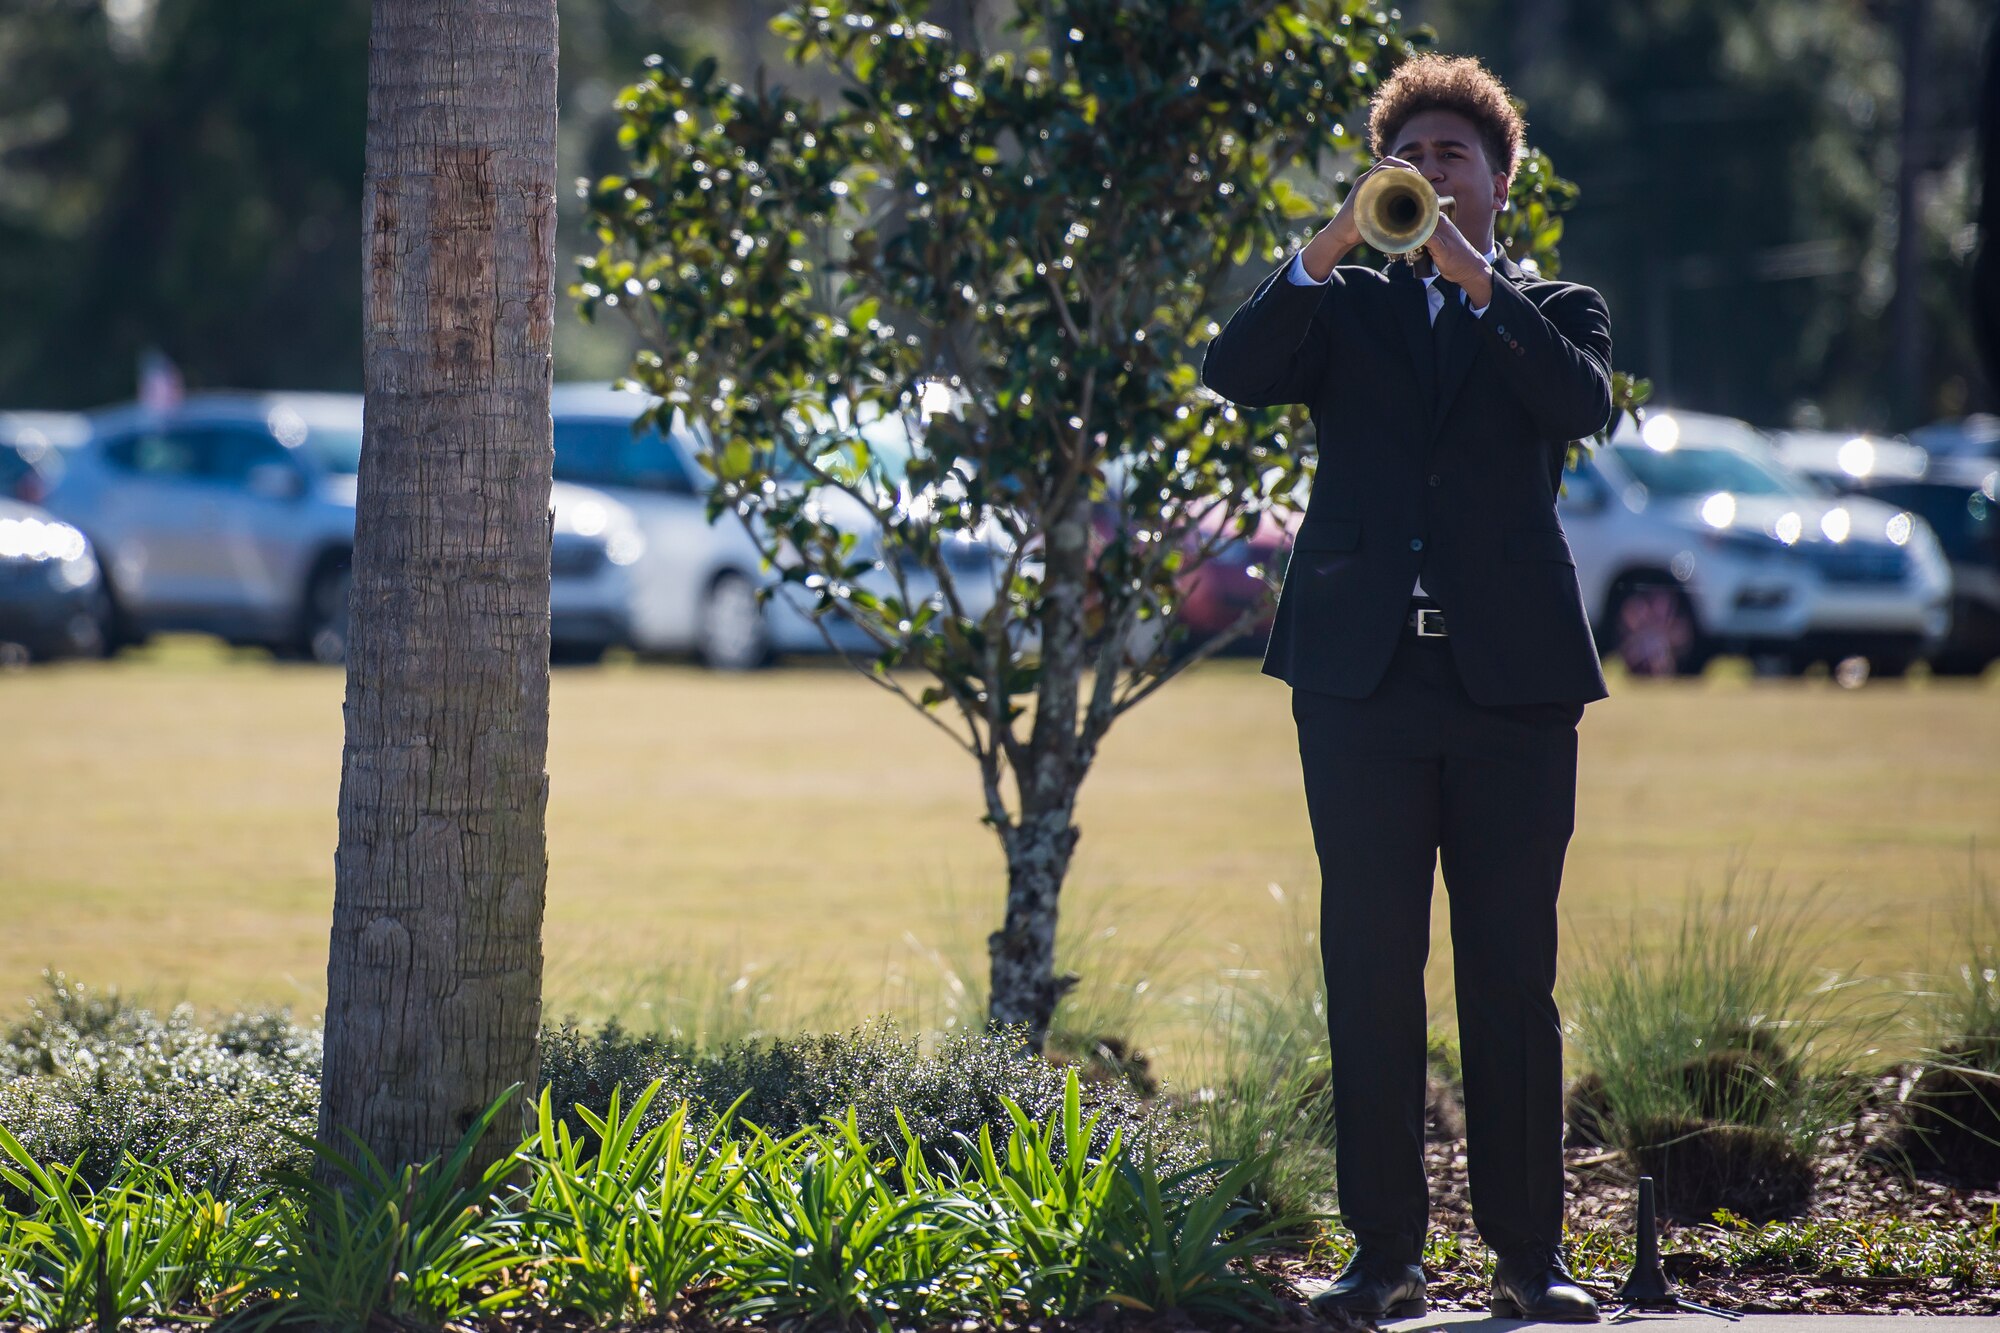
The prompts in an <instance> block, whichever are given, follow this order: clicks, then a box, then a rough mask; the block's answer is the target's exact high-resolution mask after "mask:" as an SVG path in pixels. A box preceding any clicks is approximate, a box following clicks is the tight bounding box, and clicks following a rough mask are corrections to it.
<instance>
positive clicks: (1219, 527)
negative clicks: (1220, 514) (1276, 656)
mask: <svg viewBox="0 0 2000 1333" xmlns="http://www.w3.org/2000/svg"><path fill="white" fill-rule="evenodd" d="M1125 484H1126V483H1125V481H1124V469H1123V468H1122V467H1119V466H1117V465H1113V466H1111V467H1108V468H1107V469H1106V493H1105V495H1104V498H1103V499H1102V500H1100V501H1098V502H1096V503H1095V504H1093V505H1092V508H1091V533H1092V539H1093V542H1094V543H1095V544H1094V546H1093V558H1095V557H1096V555H1097V553H1098V552H1101V551H1102V550H1103V549H1104V548H1105V547H1106V546H1108V545H1109V544H1110V543H1111V541H1112V539H1113V538H1114V537H1115V536H1116V535H1117V533H1118V531H1119V529H1120V527H1121V526H1122V525H1125V524H1127V523H1129V522H1130V518H1129V516H1128V512H1127V508H1126V497H1125V495H1124V494H1123V493H1122V491H1121V488H1122V487H1123V486H1124V485H1125ZM1302 518H1303V512H1302V511H1286V512H1283V513H1279V512H1273V511H1267V512H1265V513H1263V514H1260V515H1258V518H1257V522H1256V524H1255V526H1254V527H1252V528H1251V530H1250V531H1249V532H1248V533H1247V534H1245V533H1240V532H1239V533H1227V534H1225V533H1224V531H1223V520H1221V519H1219V518H1217V517H1216V516H1215V515H1214V514H1213V513H1210V514H1208V515H1205V516H1204V517H1203V518H1202V520H1201V521H1199V522H1198V523H1196V524H1195V525H1194V527H1193V530H1192V531H1189V532H1185V533H1183V534H1182V537H1181V542H1180V546H1181V552H1182V560H1183V563H1182V565H1181V566H1180V568H1179V569H1178V570H1177V571H1176V572H1175V574H1174V578H1173V601H1174V609H1173V614H1172V617H1171V624H1172V625H1174V626H1178V627H1179V629H1180V630H1181V631H1182V632H1181V634H1180V636H1179V638H1178V639H1176V640H1175V641H1174V642H1173V643H1172V645H1171V647H1170V649H1169V651H1170V652H1173V653H1187V652H1192V651H1193V650H1195V649H1196V648H1199V647H1200V646H1201V645H1203V644H1205V643H1207V642H1208V641H1209V640H1211V639H1214V638H1216V637H1217V636H1218V635H1221V634H1224V633H1227V632H1228V631H1229V630H1231V629H1233V628H1234V627H1235V626H1236V625H1237V623H1238V622H1239V621H1241V620H1242V619H1243V617H1244V616H1245V615H1250V614H1253V613H1254V619H1252V620H1251V621H1250V623H1249V625H1248V626H1247V627H1246V628H1245V629H1244V630H1243V631H1242V632H1241V633H1239V634H1238V635H1237V636H1236V637H1235V638H1234V639H1232V640H1230V642H1229V643H1228V644H1227V645H1225V646H1224V647H1223V648H1222V650H1221V651H1223V652H1225V653H1231V654H1236V655H1244V656H1255V655H1261V654H1262V653H1263V651H1264V648H1265V645H1266V644H1267V643H1268V642H1269V640H1270V637H1271V622H1272V620H1273V619H1274V618H1275V617H1276V615H1277V597H1276V596H1275V595H1274V594H1273V592H1272V591H1271V585H1270V584H1269V583H1267V582H1266V580H1277V579H1282V577H1283V575H1284V570H1285V563H1286V561H1288V560H1289V559H1290V558H1291V545H1292V537H1293V535H1294V534H1295V533H1296V532H1297V530H1298V525H1299V523H1300V521H1301V519H1302ZM1204 549H1207V550H1210V552H1211V553H1210V554H1209V555H1208V557H1207V558H1206V559H1204V560H1201V561H1199V562H1198V563H1197V562H1196V561H1195V557H1196V556H1197V555H1198V554H1199V553H1200V552H1201V551H1202V550H1204ZM1167 629H1168V626H1166V625H1162V624H1161V623H1160V622H1159V621H1158V620H1157V619H1149V620H1145V621H1142V622H1140V624H1139V626H1138V627H1137V629H1136V632H1135V633H1134V635H1133V641H1132V644H1131V648H1130V651H1129V654H1128V655H1129V656H1131V657H1133V658H1135V659H1144V658H1147V657H1150V656H1151V655H1152V654H1153V653H1154V652H1155V651H1156V650H1157V649H1158V647H1159V644H1160V640H1161V638H1162V636H1163V635H1164V634H1165V633H1166V632H1167Z"/></svg>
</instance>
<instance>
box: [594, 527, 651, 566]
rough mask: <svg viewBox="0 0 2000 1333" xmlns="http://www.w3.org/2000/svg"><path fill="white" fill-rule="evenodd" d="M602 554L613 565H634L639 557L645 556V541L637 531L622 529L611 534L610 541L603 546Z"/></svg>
mask: <svg viewBox="0 0 2000 1333" xmlns="http://www.w3.org/2000/svg"><path fill="white" fill-rule="evenodd" d="M604 554H605V555H606V556H607V557H608V558H609V559H610V561H611V563H612V564H614V565H634V564H637V563H638V562H639V557H640V556H642V555H644V554H646V539H645V538H644V537H642V536H640V535H639V533H638V531H637V529H634V528H624V529H621V530H619V531H617V532H614V533H612V534H611V540H610V541H608V542H606V543H605V544H604Z"/></svg>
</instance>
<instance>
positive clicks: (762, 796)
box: [0, 640, 2000, 1080]
mask: <svg viewBox="0 0 2000 1333" xmlns="http://www.w3.org/2000/svg"><path fill="white" fill-rule="evenodd" d="M1613 690H1614V693H1613V697H1612V698H1610V699H1608V700H1605V701H1603V702H1601V703H1597V704H1593V705H1591V707H1590V709H1589V711H1588V712H1587V713H1586V716H1585V719H1584V722H1583V724H1582V728H1581V737H1582V759H1581V781H1580V784H1579V785H1580V791H1579V799H1578V813H1577V832H1576V836H1575V839H1574V840H1573V842H1572V844H1571V847H1570V852H1569V860H1568V866H1567V871H1566V875H1565V887H1564V905H1565V911H1566V917H1567V921H1566V927H1565V928H1566V930H1567V931H1568V936H1567V939H1568V940H1569V941H1572V942H1576V943H1581V942H1582V941H1584V940H1587V939H1589V938H1592V937H1593V936H1596V935H1598V934H1600V933H1602V932H1606V931H1612V930H1616V931H1618V932H1621V933H1622V932H1623V930H1624V929H1625V928H1626V923H1627V921H1632V922H1634V923H1635V925H1634V929H1636V931H1637V932H1638V937H1639V938H1640V939H1645V938H1662V937H1664V936H1665V935H1667V934H1669V933H1671V932H1672V931H1673V930H1674V929H1675V928H1676V927H1677V924H1678V922H1679V920H1680V917H1681V908H1682V904H1683V903H1684V902H1685V901H1686V899H1687V898H1688V896H1689V895H1690V893H1692V892H1697V891H1700V890H1702V889H1703V888H1704V887H1706V888H1708V889H1711V890H1712V889H1713V888H1714V887H1715V886H1716V885H1718V884H1719V883H1720V881H1721V877H1722V876H1723V874H1724V873H1725V872H1726V871H1727V870H1728V868H1729V867H1731V866H1736V867H1739V868H1744V869H1747V871H1748V872H1749V873H1750V874H1752V875H1753V876H1765V877H1768V878H1769V880H1770V881H1771V883H1772V884H1773V886H1774V887H1775V889H1776V890H1777V891H1779V892H1789V891H1792V890H1800V891H1803V890H1807V889H1813V890H1815V891H1816V892H1815V905H1816V915H1817V916H1818V917H1819V919H1820V920H1822V921H1823V922H1824V923H1825V926H1826V930H1825V939H1824V941H1823V944H1824V948H1823V952H1822V957H1824V959H1825V960H1826V962H1827V963H1828V964H1829V965H1831V966H1835V967H1839V968H1842V969H1852V970H1854V971H1857V972H1860V973H1862V974H1866V975H1875V976H1885V977H1894V976H1900V975H1902V974H1904V973H1910V972H1915V971H1918V970H1922V969H1928V968H1933V967H1942V966H1944V965H1945V964H1946V963H1947V961H1948V960H1949V957H1950V954H1949V949H1948V945H1949V935H1950V931H1951V928H1952V926H1953V924H1954V921H1953V917H1954V912H1955V911H1956V909H1957V905H1958V904H1959V903H1960V902H1961V901H1962V900H1963V895H1964V891H1965V887H1966V885H1967V884H1968V883H1969V882H1970V875H1971V871H1970V866H1971V863H1972V857H1973V855H1974V853H1973V849H1974V847H1975V846H1976V845H1978V846H1984V847H1990V846H1991V845H1992V844H1993V843H1994V842H1995V841H1996V840H2000V764H1996V763H1995V762H1994V761H1993V755H1994V754H1995V753H2000V706H1996V704H2000V678H1992V677H1989V680H1988V681H1987V682H1984V683H1979V684H1966V683H1963V682H1944V681H1938V682H1913V683H1907V684H1905V683H1883V684H1877V685H1871V686H1870V687H1868V688H1866V689H1863V690H1859V691H1841V690H1839V689H1837V688H1835V687H1833V686H1832V685H1831V683H1830V682H1827V681H1825V680H1807V681H1777V680H1754V681H1753V680H1749V679H1747V678H1746V677H1745V676H1744V675H1743V674H1741V673H1740V672H1735V671H1733V670H1731V669H1730V666H1729V664H1723V665H1722V666H1721V667H1718V668H1716V669H1713V670H1712V671H1711V673H1710V676H1709V678H1707V679H1705V680H1703V681H1700V682H1693V683H1685V682H1642V681H1628V680H1624V679H1618V680H1615V681H1614V685H1613ZM341 693H342V681H341V676H340V674H339V673H338V672H337V671H332V670H326V669H320V668H312V667H295V666H276V665H273V664H271V663H269V662H268V661H265V660H262V659H260V658H258V657H257V656H256V655H254V654H231V653H227V652H222V651H219V650H217V649H214V648H213V647H212V646H210V645H208V644H206V643H205V642H203V641H193V640H183V641H179V642H170V643H168V644H166V645H164V646H163V647H162V648H161V649H159V650H157V651H155V652H152V653H150V654H147V655H144V656H140V657H135V658H128V659H121V660H119V661H116V662H113V663H108V664H76V665H70V666H63V667H59V668H55V669H50V670H36V671H32V672H25V673H14V674H9V675H7V676H5V677H0V737H4V738H5V741H4V754H5V762H4V763H0V915H3V916H4V919H5V922H6V928H5V929H4V930H0V1012H8V1013H12V1012H17V1011H18V1007H19V1004H20V1001H21V1000H22V999H23V998H25V997H26V996H27V995H28V994H30V993H31V992H33V991H34V990H35V989H36V987H37V981H36V978H37V976H38V974H39V972H40V971H41V969H42V968H44V967H48V966H57V967H62V968H66V969H68V970H69V971H71V972H72V973H77V974H80V975H83V976H86V977H89V978H91V979H93V980H97V981H100V982H103V983H115V984H117V985H119V986H122V987H124V988H126V989H127V990H128V991H131V992H136V993H138V994H139V995H141V996H142V997H143V998H145V999H146V1000H147V1001H149V1002H151V1003H154V1004H160V1005H164V1004H167V1003H170V1002H172V1001H173V1000H176V999H183V998H184V999H188V1000H192V1001H193V1002H195V1003H196V1004H197V1005H198V1006H201V1007H203V1008H225V1009H234V1008H237V1007H245V1006H257V1005H266V1004H273V1003H276V1004H288V1005H290V1006H292V1007H293V1009H294V1010H295V1012H296V1013H297V1014H298V1015H299V1016H300V1017H302V1018H308V1019H310V1018H311V1017H312V1016H314V1015H316V1014H317V1012H318V1010H319V1007H320V1005H321V1003H322V997H323V988H324V966H325V964H324V959H325V948H326V929H327V917H328V910H329V906H330V901H331V892H332V888H331V880H332V857H333V847H334V841H335V835H336V826H335V800H336V795H337V791H338V782H339V770H340V743H341V712H340V705H341ZM552 715H553V716H552V732H551V749H550V759H549V767H550V772H551V777H552V796H551V802H550V808H549V843H550V893H549V908H548V923H547V931H546V939H547V949H548V994H549V1010H550V1014H551V1016H552V1017H560V1016H562V1015H564V1014H576V1015H578V1016H580V1017H585V1018H594V1017H602V1016H605V1015H608V1014H612V1013H622V1014H625V1015H626V1016H627V1017H628V1018H635V1017H639V1016H641V1015H643V1014H645V1013H648V1012H652V1013H655V1014H656V1015H659V1016H661V1017H660V1024H661V1025H662V1026H666V1027H671V1026H673V1025H674V1024H675V1023H681V1024H686V1023H690V1022H692V1023H695V1024H696V1025H698V1026H700V1025H706V1027H707V1028H711V1029H714V1030H716V1031H719V1032H722V1033H723V1034H725V1035H728V1034H732V1033H736V1032H740V1031H742V1030H745V1029H754V1030H768V1031H784V1030H794V1029H796V1028H797V1027H799V1026H802V1025H816V1026H841V1025H845V1024H847V1023H850V1022H852V1021H855V1020H856V1019H858V1018H860V1017H861V1016H863V1015H866V1014H869V1013H874V1012H880V1011H883V1010H897V1011H901V1012H905V1013H911V1014H914V1015H916V1016H917V1018H918V1020H919V1021H920V1022H926V1023H928V1022H931V1021H932V1020H935V1019H937V1018H939V1016H940V1015H943V1016H945V1017H949V1016H951V1015H952V1014H954V1013H957V1014H973V1013H976V1012H977V1011H978V1007H979V1003H980V992H981V991H982V990H983V982H984V937H985V934H986V932H987V931H989V930H990V929H992V927H993V926H994V925H995V924H996V917H997V913H998V910H999V905H1000V894H1001V884H1002V871H1001V859H1000V856H999V853H998V851H997V849H996V847H995V845H994V843H993V839H992V838H991V836H990V834H989V833H988V832H987V831H986V830H985V829H984V828H983V827H982V826H981V825H980V824H979V822H978V801H977V792H976V789H975V782H974V775H973V773H972V772H971V769H970V767H969V766H968V764H967V763H966V761H965V759H964V757H963V756H962V755H960V754H958V753H956V752H955V751H954V750H953V749H952V748H951V747H950V746H949V745H948V744H947V743H945V742H944V740H943V739H942V738H941V737H939V736H938V735H936V733H935V732H934V731H932V730H931V729H930V728H929V727H927V726H926V725H925V724H924V723H922V722H921V721H920V720H918V719H916V718H915V717H913V716H912V715H910V714H909V713H908V712H907V711H906V710H905V709H904V707H903V705H902V704H900V703H899V702H897V701H895V700H894V699H892V698H889V697H888V696H887V695H885V694H883V693H882V692H880V691H879V690H876V689H875V688H873V687H872V686H870V685H868V684H867V683H866V682H864V681H861V680H859V679H856V678H854V677H852V676H851V675H848V674H846V673H844V672H843V671H841V670H840V669H837V668H816V667H808V668H801V669H789V670H782V671H778V672H774V673H768V674H764V675H759V676H754V677H749V678H726V677H719V676H714V675H710V674H707V673H704V672H701V671H698V670H695V669H692V668H687V667H678V666H653V665H639V664H631V663H627V664H621V665H613V666H610V667H606V668H603V669H588V670H574V671H565V672H561V673H559V674H558V676H557V678H556V681H555V685H554V690H553V703H552ZM1079 818H1080V823H1081V825H1082V828H1083V838H1082V842H1081V844H1080V847H1079V851H1078V856H1077V861H1076V866H1075V870H1074V873H1073V875H1072V879H1071V883H1070V888H1069V897H1068V900H1067V901H1068V910H1069V911H1070V913H1071V915H1072V917H1073V919H1074V922H1075V923H1077V924H1078V928H1077V929H1073V930H1072V931H1071V932H1070V938H1071V940H1072V942H1073V944H1074V946H1075V948H1077V949H1079V950H1082V951H1083V956H1084V965H1083V966H1080V967H1078V968H1077V970H1079V971H1083V972H1084V973H1085V975H1086V981H1085V984H1084V988H1083V990H1082V991H1081V992H1080V993H1079V994H1078V995H1077V997H1076V999H1075V1002H1074V1004H1073V1006H1072V1012H1073V1014H1074V1015H1075V1017H1076V1023H1077V1025H1078V1026H1079V1027H1089V1026H1105V1025H1109V1024H1129V1025H1130V1026H1131V1028H1132V1029H1133V1030H1132V1031H1131V1032H1130V1033H1129V1034H1119V1035H1129V1036H1131V1037H1132V1038H1133V1039H1135V1040H1136V1041H1137V1042H1138V1043H1139V1044H1140V1045H1141V1046H1142V1047H1143V1048H1144V1049H1146V1050H1147V1051H1149V1052H1150V1053H1151V1054H1152V1055H1153V1056H1154V1059H1155V1064H1156V1067H1157V1069H1158V1070H1159V1072H1162V1073H1164V1074H1166V1075H1167V1076H1168V1077H1169V1079H1170V1080H1171V1079H1176V1078H1192V1077H1194V1076H1195V1075H1197V1074H1198V1073H1200V1072H1207V1071H1211V1070H1214V1069H1215V1068H1216V1066H1215V1065H1214V1064H1213V1063H1212V1062H1210V1061H1209V1056H1208V1055H1205V1054H1204V1048H1205V1047H1206V1048H1207V1049H1208V1050H1210V1051H1212V1050H1213V1046H1214V1043H1213V1042H1212V1041H1210V1040H1208V1039H1207V1038H1205V1037H1204V1032H1205V1031H1208V1030H1210V1029H1211V1028H1212V1022H1213V1020H1212V1015H1213V1013H1214V1004H1213V1000H1214V991H1215V987H1216V985H1217V984H1218V979H1219V978H1222V977H1223V976H1224V974H1225V973H1226V972H1228V971H1230V970H1232V969H1245V968H1248V969H1256V968H1268V967H1272V966H1277V965H1280V964H1281V963H1282V961H1283V960H1284V959H1285V958H1286V956H1287V953H1288V942H1289V941H1290V940H1292V938H1293V937H1294V935H1295V932H1296V930H1297V904H1300V903H1303V904H1306V909H1305V910H1306V913H1307V919H1308V920H1310V918H1311V913H1312V907H1311V904H1313V903H1314V902H1316V895H1317V885H1318V869H1317V865H1316V863H1315V861H1314V859H1313V852H1312V845H1311V839H1310V835H1309V831H1308V828H1307V824H1306V818H1305V810H1304V803H1303V799H1302V796H1301V794H1300V791H1299V779H1298V759H1297V753H1296V738H1295V735H1294V732H1293V730H1292V725H1291V720H1290V716H1289V700H1288V697H1287V692H1286V690H1285V687H1284V686H1282V685H1281V684H1279V683H1278V682H1275V681H1272V680H1268V679H1265V678H1263V677H1261V676H1259V675H1258V674H1257V672H1256V668H1255V664H1254V663H1250V662H1244V661H1232V662H1224V663H1218V664H1213V665H1210V666H1208V667H1205V668H1203V669H1201V670H1200V671H1197V672H1195V673H1193V674H1192V675H1191V676H1190V677H1189V678H1188V679H1186V680H1184V681H1182V682H1179V683H1177V684H1176V686H1175V688H1173V689H1170V690H1167V691H1164V692H1163V693H1162V694H1161V695H1160V697H1159V698H1158V699H1156V700H1153V701H1152V702H1149V703H1148V704H1147V705H1146V707H1144V708H1142V709H1140V710H1138V711H1137V712H1135V713H1134V714H1133V715H1132V716H1130V717H1129V718H1127V719H1126V720H1124V721H1123V722H1122V723H1121V724H1120V726H1119V728H1118V729H1117V730H1116V731H1114V732H1113V734H1112V736H1111V738H1110V741H1109V744H1108V745H1107V747H1106V749H1105V753H1104V756H1103V758H1102V760H1101V761H1100V763H1099V766H1098V768H1097V771H1096V772H1094V773H1093V774H1092V775H1091V778H1090V780H1089V783H1088V785H1087V787H1086V788H1085V791H1084V794H1083V800H1082V806H1081V812H1080V817H1079ZM1272 885H1277V886H1279V888H1280V889H1281V891H1282V892H1281V893H1280V894H1278V895H1274V894H1273V893H1272V892H1271V886H1272ZM1279 899H1282V900H1283V901H1279ZM1447 917H1448V908H1447V903H1446V898H1445V895H1444V894H1443V893H1442V892H1440V893H1439V894H1438V895H1437V902H1436V907H1435V910H1434V934H1435V939H1436V943H1435V946H1434V949H1433V959H1432V966H1433V989H1432V995H1433V1002H1434V1004H1435V1005H1436V1006H1437V1007H1438V1009H1439V1013H1440V1017H1441V1019H1442V1020H1443V1021H1445V1022H1446V1023H1447V1024H1448V1023H1449V1021H1450V1010H1449V992H1448V985H1449V981H1448V979H1449V975H1450V972H1449V944H1448V940H1447V937H1446V934H1445V932H1446V928H1447V927H1446V923H1447ZM1086 926H1087V927H1088V928H1084V927H1086ZM1107 932H1109V933H1107ZM1566 956H1567V957H1573V956H1575V954H1574V953H1571V954H1569V955H1566ZM1141 982H1144V983H1145V985H1144V987H1143V989H1141V988H1140V984H1139V983H1141ZM648 1006H650V1007H651V1008H650V1009H649V1008H648ZM674 1015H678V1017H675V1016H674ZM1204 1065H1206V1069H1204Z"/></svg>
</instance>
